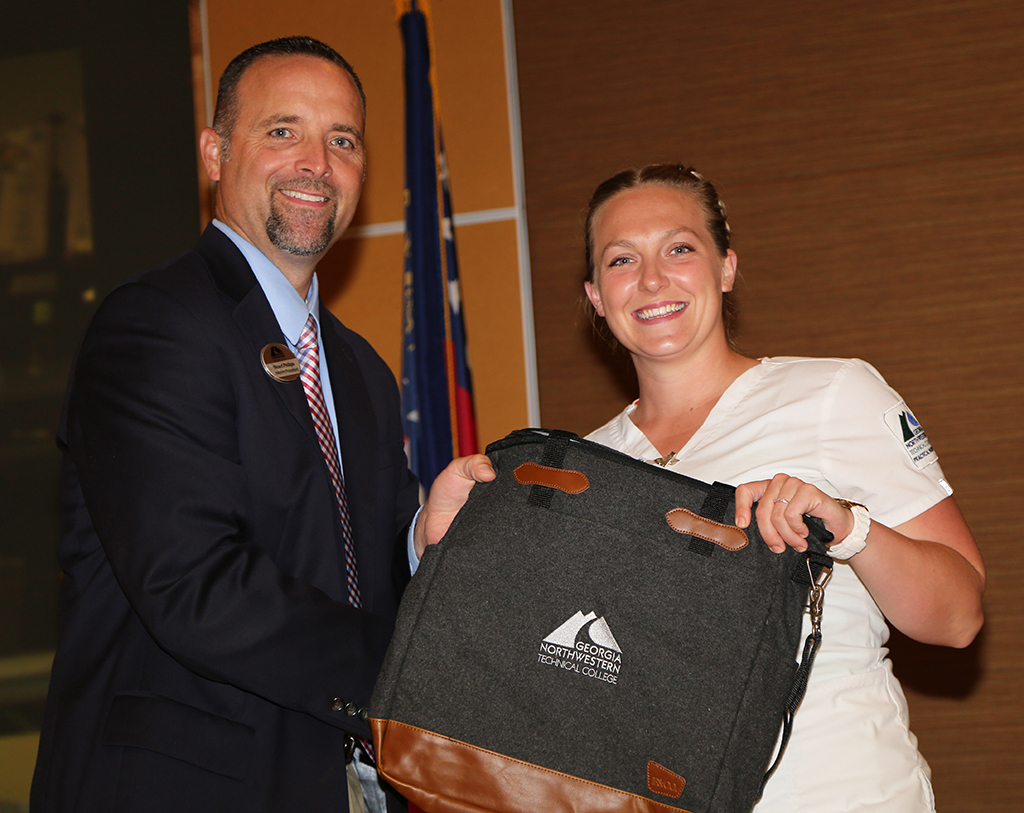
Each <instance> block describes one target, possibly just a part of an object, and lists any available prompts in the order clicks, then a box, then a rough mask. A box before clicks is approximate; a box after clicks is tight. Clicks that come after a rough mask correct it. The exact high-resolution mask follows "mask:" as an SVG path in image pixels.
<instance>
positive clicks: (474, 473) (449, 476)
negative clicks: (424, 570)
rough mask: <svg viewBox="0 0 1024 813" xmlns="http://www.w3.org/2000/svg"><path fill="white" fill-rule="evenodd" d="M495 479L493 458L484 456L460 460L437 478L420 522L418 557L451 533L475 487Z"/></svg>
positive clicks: (417, 528) (417, 525) (417, 535)
mask: <svg viewBox="0 0 1024 813" xmlns="http://www.w3.org/2000/svg"><path fill="white" fill-rule="evenodd" d="M495 477H497V474H496V473H495V471H494V468H493V467H492V466H491V461H490V458H488V457H487V456H486V455H482V454H475V455H470V456H469V457H459V458H456V459H455V460H453V461H452V462H451V463H449V464H448V465H447V466H446V467H445V469H444V471H442V472H441V473H440V474H439V475H437V479H435V480H434V484H433V485H432V486H431V487H430V496H429V497H428V498H427V501H426V503H425V504H424V506H423V511H422V512H421V513H420V516H419V519H417V521H416V530H415V533H414V540H415V545H416V555H417V556H418V557H422V556H423V551H425V550H426V549H427V545H434V544H437V543H438V542H440V541H441V537H443V536H444V535H445V534H446V533H447V532H448V526H449V525H451V524H452V520H453V519H455V515H456V514H457V513H459V510H460V509H461V508H462V506H463V505H465V503H466V499H467V498H468V497H469V492H470V491H471V490H472V489H473V486H474V485H475V484H477V483H489V482H490V481H491V480H493V479H494V478H495Z"/></svg>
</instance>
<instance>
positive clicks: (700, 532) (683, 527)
mask: <svg viewBox="0 0 1024 813" xmlns="http://www.w3.org/2000/svg"><path fill="white" fill-rule="evenodd" d="M665 519H666V520H667V521H668V524H669V527H670V528H671V529H672V530H673V531H675V532H676V533H679V534H689V535H690V536H696V537H699V538H700V539H706V540H707V541H708V542H714V543H715V544H716V545H718V546H719V547H722V548H725V549H726V550H743V548H745V547H746V546H747V544H748V542H749V541H750V540H749V539H748V538H747V534H746V532H745V531H744V530H743V529H742V528H737V527H736V526H735V525H723V524H722V523H721V522H715V521H714V520H710V519H707V518H706V517H702V516H699V515H697V514H695V513H693V512H692V511H688V510H686V509H685V508H673V509H672V510H671V511H669V512H668V513H667V514H665Z"/></svg>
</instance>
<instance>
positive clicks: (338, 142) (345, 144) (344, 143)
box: [334, 136, 355, 150]
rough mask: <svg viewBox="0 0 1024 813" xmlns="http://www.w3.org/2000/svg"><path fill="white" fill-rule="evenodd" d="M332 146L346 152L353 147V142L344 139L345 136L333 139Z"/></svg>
mask: <svg viewBox="0 0 1024 813" xmlns="http://www.w3.org/2000/svg"><path fill="white" fill-rule="evenodd" d="M334 146H335V147H341V148H342V149H345V150H348V149H351V148H352V147H354V146H355V142H354V141H352V139H351V138H346V137H345V136H338V137H337V138H336V139H334Z"/></svg>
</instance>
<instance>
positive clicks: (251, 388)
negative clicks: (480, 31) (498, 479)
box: [32, 38, 492, 813]
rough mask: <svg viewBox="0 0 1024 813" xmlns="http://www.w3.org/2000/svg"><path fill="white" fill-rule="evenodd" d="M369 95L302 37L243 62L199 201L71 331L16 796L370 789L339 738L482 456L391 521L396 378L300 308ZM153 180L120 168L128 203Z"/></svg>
mask: <svg viewBox="0 0 1024 813" xmlns="http://www.w3.org/2000/svg"><path fill="white" fill-rule="evenodd" d="M364 111H365V99H364V97H363V94H362V88H361V87H360V85H359V81H358V79H357V78H356V75H355V73H354V72H353V71H352V69H351V67H350V66H349V65H348V63H347V62H345V60H344V59H342V57H341V56H340V55H338V54H337V53H336V52H334V51H333V50H332V49H330V48H328V47H327V46H325V45H323V44H322V43H319V42H317V41H316V40H311V39H309V38H287V39H284V40H275V41H273V42H271V43H264V44H262V45H259V46H255V47H254V48H252V49H249V50H248V51H246V52H245V53H243V54H241V55H240V56H239V57H238V58H236V59H235V60H234V61H233V62H232V64H231V65H230V66H229V67H228V69H227V70H226V71H225V75H224V77H223V78H222V80H221V85H220V90H219V94H218V105H217V114H216V116H215V120H214V128H213V129H210V128H208V129H206V130H205V131H204V132H203V134H202V136H201V140H200V149H201V154H202V158H203V161H204V164H205V166H206V169H207V172H208V174H209V176H210V178H211V180H213V181H214V182H215V183H216V218H217V219H216V220H215V222H214V223H213V224H211V226H210V227H208V228H207V229H206V231H205V233H204V234H203V236H202V238H201V240H200V241H199V243H198V245H197V246H196V247H195V248H194V249H193V250H192V251H190V252H187V253H186V254H184V255H182V256H181V257H178V258H177V259H174V260H171V261H169V262H167V263H165V264H164V265H162V266H159V267H157V268H155V269H152V270H150V271H148V272H145V273H143V274H141V275H138V276H136V277H134V278H132V279H131V280H129V281H127V282H126V283H124V284H122V285H121V286H119V287H118V288H117V289H115V290H114V291H113V292H112V293H111V294H110V296H109V297H108V298H107V299H106V300H105V302H104V303H103V304H102V305H101V307H100V309H99V311H98V313H97V315H96V317H95V319H94V321H93V323H92V325H91V326H90V328H89V330H88V332H87V334H86V337H85V339H84V341H83V344H82V348H81V350H80V353H79V357H78V359H77V361H76V365H75V369H74V371H73V373H72V377H71V383H70V385H69V390H68V398H67V402H66V407H65V410H64V415H63V416H62V420H61V425H60V429H59V434H58V442H59V444H60V446H61V447H62V449H63V451H64V482H63V511H64V520H65V522H64V526H65V533H64V536H63V539H62V541H61V543H60V548H59V558H60V562H61V566H62V567H63V569H64V580H63V584H62V588H61V630H60V640H59V644H58V649H57V654H56V658H55V660H54V665H53V676H52V680H51V688H50V696H49V700H48V707H47V715H46V720H45V723H44V729H43V732H42V738H41V743H40V752H39V760H38V763H37V768H36V775H35V779H34V781H33V788H32V809H33V810H34V811H36V813H45V812H48V811H69V810H81V811H103V813H107V812H108V811H121V810H124V811H146V813H153V812H154V811H185V812H186V813H198V811H218V813H225V812H226V811H246V813H251V812H252V811H285V810H296V811H303V813H311V812H313V811H321V810H323V811H328V810H329V811H331V812H332V813H338V811H344V810H345V809H346V805H347V800H348V798H349V785H350V784H351V785H352V788H353V789H355V788H359V786H360V782H359V781H354V782H353V781H352V780H353V778H354V777H355V776H356V775H359V776H360V777H361V778H362V779H363V785H364V787H367V790H368V793H367V796H366V804H367V807H368V809H377V810H382V809H383V806H382V801H383V800H382V797H381V796H380V795H379V793H378V792H377V790H376V789H374V788H369V787H368V786H367V785H366V778H367V767H366V766H367V764H368V763H369V757H368V756H367V755H366V754H365V753H364V752H365V750H368V749H366V748H365V746H362V745H359V744H358V743H359V741H360V739H363V740H368V739H369V734H370V731H369V726H368V724H367V722H366V720H365V707H366V706H367V704H368V703H369V699H370V694H371V691H372V689H373V685H374V681H375V680H376V676H377V673H378V670H379V668H380V665H381V661H382V659H383V656H384V652H385V650H386V648H387V645H388V641H389V638H390V635H391V631H392V625H393V620H394V617H395V613H396V610H397V606H398V601H399V598H400V597H401V593H402V590H403V588H404V586H405V584H406V582H407V581H408V579H409V562H410V557H412V558H415V557H416V556H417V555H419V554H421V553H422V551H423V547H424V545H426V544H427V543H429V542H436V541H437V540H438V539H439V538H440V537H441V535H443V533H444V531H445V530H446V529H447V525H448V523H449V522H450V521H451V517H452V516H453V515H454V513H455V512H456V511H457V510H458V507H459V506H460V505H461V503H462V502H463V501H464V500H465V497H466V495H467V494H468V492H469V489H470V488H471V487H472V483H473V481H474V479H478V480H482V479H490V477H491V476H492V473H491V472H490V469H489V467H488V466H487V464H486V462H485V461H486V458H481V457H479V456H477V457H474V458H466V459H462V460H459V461H455V463H453V465H452V466H450V467H449V468H448V469H446V471H445V472H444V473H443V474H442V475H441V476H440V477H439V478H438V480H437V481H436V482H435V484H434V486H433V488H432V490H431V496H430V499H429V500H428V502H427V505H426V506H424V508H423V511H422V513H421V514H420V515H419V518H418V520H417V521H416V524H415V532H414V534H413V533H410V531H409V528H410V524H411V523H412V522H413V518H414V514H415V512H416V510H417V505H418V497H417V495H418V484H417V482H416V480H415V478H414V477H413V476H412V474H411V473H410V472H409V470H408V468H407V466H406V461H405V457H404V452H403V446H402V428H401V422H400V416H399V403H398V392H397V387H396V386H395V381H394V378H393V376H392V375H391V373H390V371H389V370H388V368H387V367H386V365H385V364H384V362H383V361H382V360H381V359H380V358H379V357H378V356H377V354H376V353H375V352H374V351H373V349H372V348H371V347H370V346H369V344H367V343H366V342H365V341H364V340H363V339H362V338H360V337H359V336H358V335H356V334H355V333H353V332H352V331H350V330H348V329H347V328H346V327H345V326H344V325H342V324H341V322H339V321H338V320H337V319H335V318H334V317H333V316H332V315H331V314H330V313H329V312H328V311H327V310H326V308H324V307H322V306H321V304H320V302H319V296H318V284H317V280H316V276H315V273H314V269H315V267H316V264H317V262H318V261H319V259H320V258H321V257H322V256H323V255H324V253H326V251H327V250H328V249H329V248H330V246H331V245H332V244H333V243H334V242H335V241H336V240H337V238H338V236H340V234H341V233H342V232H343V231H344V229H345V228H346V227H347V226H348V224H349V222H350V220H351V218H352V215H353V212H354V210H355V207H356V203H357V201H358V199H359V194H360V191H361V188H362V182H363V177H364V171H365V151H364V145H363V129H364ZM156 192H157V190H151V189H147V188H146V186H145V179H144V177H140V182H139V195H140V199H144V196H145V195H149V194H154V193H156ZM310 320H312V321H310ZM310 336H312V340H313V342H314V343H315V345H316V346H315V348H314V350H313V354H312V355H309V347H308V344H309V340H310ZM311 359H312V361H310V360H311ZM300 372H301V375H300ZM313 379H315V380H313ZM307 388H308V389H309V390H310V394H307ZM317 390H319V392H320V393H321V394H322V395H321V396H317V395H316V394H315V393H316V391H317ZM317 404H319V407H318V406H317ZM314 413H316V414H317V418H314V417H313V414H314ZM315 421H317V422H319V432H318V427H317V425H316V423H315ZM338 451H340V459H339V456H338V454H337V452H338ZM332 469H333V473H332ZM410 547H412V548H413V549H414V551H411V550H410ZM353 752H354V756H353ZM347 763H349V767H348V769H347V768H346V765H347ZM354 766H362V767H361V768H360V769H359V770H358V771H356V770H354ZM369 773H370V775H372V768H371V769H369ZM371 791H372V792H371ZM360 795H361V794H360V793H358V792H355V794H354V796H353V799H354V800H355V801H356V802H358V801H361V799H360V798H359V797H360ZM398 804H400V801H399V800H398V799H397V797H390V798H388V800H387V806H388V807H389V808H390V809H396V805H398Z"/></svg>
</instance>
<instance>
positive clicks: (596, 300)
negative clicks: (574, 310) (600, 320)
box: [583, 281, 604, 317]
mask: <svg viewBox="0 0 1024 813" xmlns="http://www.w3.org/2000/svg"><path fill="white" fill-rule="evenodd" d="M583 290H584V291H586V292H587V299H589V300H590V304H591V305H593V306H594V310H595V311H597V315H598V316H602V317H603V316H604V308H603V307H602V305H601V294H600V293H599V292H598V290H597V286H595V285H594V284H593V283H591V282H589V281H588V282H584V283H583Z"/></svg>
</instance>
